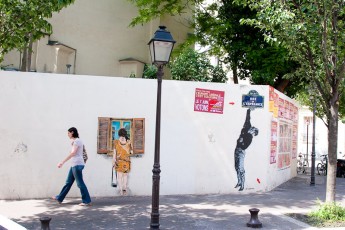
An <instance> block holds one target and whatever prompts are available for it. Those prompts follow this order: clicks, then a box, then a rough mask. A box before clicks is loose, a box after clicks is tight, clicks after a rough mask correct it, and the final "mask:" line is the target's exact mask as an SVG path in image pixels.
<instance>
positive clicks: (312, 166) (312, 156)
mask: <svg viewBox="0 0 345 230" xmlns="http://www.w3.org/2000/svg"><path fill="white" fill-rule="evenodd" d="M312 99H313V137H312V147H311V171H310V185H311V186H315V110H316V98H315V96H313V97H312Z"/></svg>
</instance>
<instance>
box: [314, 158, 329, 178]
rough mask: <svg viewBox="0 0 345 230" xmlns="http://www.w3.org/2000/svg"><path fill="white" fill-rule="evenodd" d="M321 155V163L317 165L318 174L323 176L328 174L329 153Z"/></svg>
mask: <svg viewBox="0 0 345 230" xmlns="http://www.w3.org/2000/svg"><path fill="white" fill-rule="evenodd" d="M320 157H322V159H321V163H318V164H317V166H316V169H317V174H319V175H322V176H326V175H327V162H328V158H327V154H324V155H321V156H320Z"/></svg>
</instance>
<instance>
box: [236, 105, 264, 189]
mask: <svg viewBox="0 0 345 230" xmlns="http://www.w3.org/2000/svg"><path fill="white" fill-rule="evenodd" d="M250 111H251V109H248V110H247V116H246V121H245V122H244V125H243V128H242V130H241V135H240V137H239V138H238V139H237V144H236V149H235V169H236V173H237V184H236V186H235V188H237V187H240V189H239V190H238V191H242V190H243V189H244V181H245V170H244V157H245V155H246V152H245V150H246V149H247V148H248V146H249V145H250V144H251V143H252V140H253V137H254V136H256V135H258V134H259V130H258V129H257V128H255V127H253V126H252V125H251V124H250Z"/></svg>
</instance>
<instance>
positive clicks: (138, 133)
mask: <svg viewBox="0 0 345 230" xmlns="http://www.w3.org/2000/svg"><path fill="white" fill-rule="evenodd" d="M144 150H145V118H133V153H134V154H139V153H141V154H142V153H144Z"/></svg>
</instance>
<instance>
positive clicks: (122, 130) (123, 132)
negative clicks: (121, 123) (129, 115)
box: [118, 128, 128, 140]
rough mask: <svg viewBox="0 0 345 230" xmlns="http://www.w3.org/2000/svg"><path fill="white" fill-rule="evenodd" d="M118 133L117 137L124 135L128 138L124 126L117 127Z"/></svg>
mask: <svg viewBox="0 0 345 230" xmlns="http://www.w3.org/2000/svg"><path fill="white" fill-rule="evenodd" d="M118 134H119V137H125V138H126V140H128V136H127V131H126V129H125V128H121V129H119V132H118Z"/></svg>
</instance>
